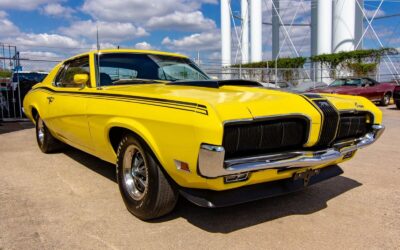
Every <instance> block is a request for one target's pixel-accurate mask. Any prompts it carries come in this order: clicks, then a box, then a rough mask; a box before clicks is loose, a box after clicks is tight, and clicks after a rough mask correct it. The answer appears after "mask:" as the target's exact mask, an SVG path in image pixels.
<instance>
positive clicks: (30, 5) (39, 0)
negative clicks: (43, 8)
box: [0, 0, 58, 10]
mask: <svg viewBox="0 0 400 250" xmlns="http://www.w3.org/2000/svg"><path fill="white" fill-rule="evenodd" d="M54 2H58V1H57V0H1V1H0V9H20V10H33V9H35V8H37V7H38V6H40V5H43V4H46V3H54Z"/></svg>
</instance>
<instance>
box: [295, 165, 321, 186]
mask: <svg viewBox="0 0 400 250" xmlns="http://www.w3.org/2000/svg"><path fill="white" fill-rule="evenodd" d="M320 172H321V171H320V170H319V169H311V168H310V169H307V170H305V171H300V172H296V173H294V174H293V180H294V181H296V180H303V186H304V187H307V186H308V184H309V183H310V180H311V178H312V177H313V176H315V175H318V174H319V173H320Z"/></svg>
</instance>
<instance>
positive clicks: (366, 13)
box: [364, 9, 386, 19]
mask: <svg viewBox="0 0 400 250" xmlns="http://www.w3.org/2000/svg"><path fill="white" fill-rule="evenodd" d="M364 13H365V15H366V16H367V17H368V18H369V19H370V18H372V17H373V16H374V14H375V9H374V10H369V9H365V10H364ZM385 14H386V13H385V12H384V11H383V10H382V9H379V10H378V13H376V16H375V17H381V16H384V15H385Z"/></svg>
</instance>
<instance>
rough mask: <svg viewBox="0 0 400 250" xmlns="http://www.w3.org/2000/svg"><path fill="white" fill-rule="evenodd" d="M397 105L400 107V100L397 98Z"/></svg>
mask: <svg viewBox="0 0 400 250" xmlns="http://www.w3.org/2000/svg"><path fill="white" fill-rule="evenodd" d="M396 107H397V108H398V109H400V100H396Z"/></svg>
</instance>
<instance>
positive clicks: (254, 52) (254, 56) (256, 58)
mask: <svg viewBox="0 0 400 250" xmlns="http://www.w3.org/2000/svg"><path fill="white" fill-rule="evenodd" d="M250 33H251V61H252V62H260V61H262V6H261V0H251V1H250Z"/></svg>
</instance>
